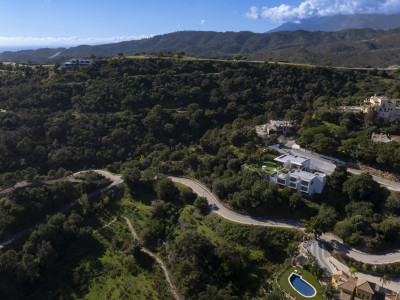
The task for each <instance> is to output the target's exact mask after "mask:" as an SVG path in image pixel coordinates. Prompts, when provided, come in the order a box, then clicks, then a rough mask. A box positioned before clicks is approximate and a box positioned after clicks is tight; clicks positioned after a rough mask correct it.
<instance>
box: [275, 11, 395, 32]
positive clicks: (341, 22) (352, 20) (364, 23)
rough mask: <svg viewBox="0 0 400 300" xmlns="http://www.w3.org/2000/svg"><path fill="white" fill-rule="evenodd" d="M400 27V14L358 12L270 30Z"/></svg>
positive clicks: (309, 20)
mask: <svg viewBox="0 0 400 300" xmlns="http://www.w3.org/2000/svg"><path fill="white" fill-rule="evenodd" d="M398 27H400V14H393V15H382V14H356V15H336V16H328V17H318V18H310V19H303V20H300V21H299V22H288V23H284V24H282V25H281V26H279V27H277V28H275V29H273V30H271V31H269V32H268V33H270V32H277V31H296V30H307V31H339V30H345V29H362V28H370V29H375V30H386V29H392V28H398Z"/></svg>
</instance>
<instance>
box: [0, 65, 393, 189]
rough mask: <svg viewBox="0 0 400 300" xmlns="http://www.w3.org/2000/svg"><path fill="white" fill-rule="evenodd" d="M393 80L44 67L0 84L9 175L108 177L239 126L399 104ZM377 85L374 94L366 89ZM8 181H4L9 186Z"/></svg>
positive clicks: (1, 143) (256, 69) (251, 70)
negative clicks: (320, 102)
mask: <svg viewBox="0 0 400 300" xmlns="http://www.w3.org/2000/svg"><path fill="white" fill-rule="evenodd" d="M380 75H382V76H384V78H382V79H384V80H380ZM387 77H388V75H386V73H382V74H376V76H371V75H369V74H367V73H357V72H345V73H343V72H337V71H334V70H331V69H328V68H296V67H290V66H282V65H278V64H261V65H259V64H249V63H222V62H196V61H174V60H161V59H160V60H157V59H149V60H134V59H113V60H110V61H101V62H97V63H96V64H94V65H93V66H91V67H89V68H87V69H85V70H84V71H83V72H77V73H72V72H71V73H62V71H60V70H56V71H54V70H53V69H49V68H44V67H36V68H30V67H26V68H23V69H20V70H19V71H11V72H8V71H6V72H2V73H1V74H0V80H1V81H0V84H1V89H0V107H1V109H4V110H6V112H2V113H0V125H1V127H0V128H1V129H0V153H1V155H0V171H1V172H16V171H17V172H16V173H15V174H18V175H19V176H20V177H21V176H24V174H25V175H26V174H28V173H29V174H31V173H32V172H33V173H34V174H33V175H29V176H34V175H35V174H36V172H38V173H43V172H45V173H47V172H48V171H49V170H51V169H55V170H57V169H58V168H60V167H64V168H67V169H80V168H82V167H85V166H86V167H91V166H98V167H104V166H106V165H107V164H110V163H112V162H115V161H124V160H126V159H128V158H136V157H140V156H141V155H144V156H147V155H149V154H150V153H151V152H152V151H155V150H156V151H160V149H163V148H164V147H172V149H173V148H177V149H179V148H182V147H185V146H189V145H190V144H191V143H193V142H195V141H197V140H198V139H199V138H201V137H202V135H203V134H204V133H205V132H206V131H207V130H209V129H213V128H217V127H220V126H223V125H224V124H226V123H231V122H233V121H234V120H235V119H236V118H243V119H252V118H254V117H256V116H259V118H261V119H262V118H265V117H266V115H267V114H268V113H271V112H274V113H275V114H277V115H280V116H283V115H284V113H285V112H286V111H287V110H289V109H297V110H301V111H307V110H309V109H312V104H313V101H314V100H315V99H317V98H319V97H321V96H327V97H335V98H339V99H347V98H349V99H358V100H361V99H363V98H364V97H365V96H367V95H369V94H373V93H385V94H386V95H387V96H393V97H396V96H398V93H399V90H398V89H399V86H398V85H393V84H389V82H391V81H390V80H391V79H390V76H389V78H387ZM371 80H372V81H373V82H374V85H373V86H372V85H371V84H367V83H368V82H369V81H371ZM393 82H395V81H394V79H393ZM158 159H159V160H160V161H162V160H165V158H162V157H160V158H158ZM149 163H151V161H150V162H149ZM31 168H33V169H34V171H33V170H32V169H31ZM22 170H25V171H22ZM7 180H8V181H10V179H9V177H7V176H5V175H3V176H2V177H1V181H0V182H1V185H3V186H5V185H7Z"/></svg>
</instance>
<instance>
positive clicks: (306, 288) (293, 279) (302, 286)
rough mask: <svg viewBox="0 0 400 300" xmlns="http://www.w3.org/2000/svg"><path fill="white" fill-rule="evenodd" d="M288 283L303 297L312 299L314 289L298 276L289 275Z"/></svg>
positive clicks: (314, 292)
mask: <svg viewBox="0 0 400 300" xmlns="http://www.w3.org/2000/svg"><path fill="white" fill-rule="evenodd" d="M289 281H290V283H291V284H292V286H293V288H294V289H295V290H296V291H298V292H299V293H300V294H301V295H303V296H305V297H312V296H314V295H315V294H316V291H315V289H314V288H313V287H312V286H311V285H310V284H309V283H308V282H307V281H304V280H303V279H301V278H300V276H299V275H296V274H292V275H290V278H289Z"/></svg>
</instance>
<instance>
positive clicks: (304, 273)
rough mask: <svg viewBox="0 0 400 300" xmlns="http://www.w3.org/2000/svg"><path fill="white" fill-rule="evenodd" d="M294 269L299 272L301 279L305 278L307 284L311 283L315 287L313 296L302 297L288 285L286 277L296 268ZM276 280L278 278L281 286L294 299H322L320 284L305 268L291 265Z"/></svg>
mask: <svg viewBox="0 0 400 300" xmlns="http://www.w3.org/2000/svg"><path fill="white" fill-rule="evenodd" d="M296 269H297V270H299V271H300V272H301V274H300V275H301V276H302V277H303V279H304V280H306V281H307V282H308V283H309V284H311V285H312V286H313V287H314V288H315V290H316V291H317V294H316V295H315V296H314V297H303V296H302V295H300V294H299V293H298V292H297V291H296V290H295V289H293V288H292V286H291V285H290V283H289V280H288V278H289V276H290V274H292V273H293V271H294V270H296ZM278 280H279V284H280V285H281V287H282V288H283V289H284V290H285V291H286V292H288V293H289V294H291V295H292V296H293V297H295V298H296V299H300V300H310V299H318V300H323V298H322V296H321V285H320V284H319V283H318V281H317V279H316V278H315V277H314V276H313V275H312V274H311V273H310V272H308V271H306V270H304V269H302V268H298V267H296V268H295V267H291V268H289V269H288V270H287V271H286V272H284V273H283V274H282V275H281V277H280V278H279V279H278Z"/></svg>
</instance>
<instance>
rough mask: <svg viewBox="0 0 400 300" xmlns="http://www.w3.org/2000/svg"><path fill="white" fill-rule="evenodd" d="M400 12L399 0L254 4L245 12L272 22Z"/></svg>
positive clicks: (313, 0)
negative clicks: (295, 4) (257, 5)
mask: <svg viewBox="0 0 400 300" xmlns="http://www.w3.org/2000/svg"><path fill="white" fill-rule="evenodd" d="M396 12H400V1H399V0H305V1H303V2H301V3H300V4H299V6H291V5H287V4H281V5H279V6H275V7H267V6H264V7H262V8H261V10H260V9H258V7H255V6H252V7H250V9H249V11H248V12H247V13H246V14H245V16H246V17H248V18H250V19H260V18H263V19H269V20H270V21H272V22H288V21H298V20H301V19H307V18H311V17H322V16H331V15H337V14H343V15H350V14H366V13H381V14H393V13H396Z"/></svg>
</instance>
